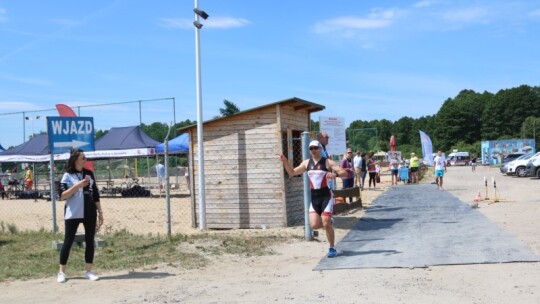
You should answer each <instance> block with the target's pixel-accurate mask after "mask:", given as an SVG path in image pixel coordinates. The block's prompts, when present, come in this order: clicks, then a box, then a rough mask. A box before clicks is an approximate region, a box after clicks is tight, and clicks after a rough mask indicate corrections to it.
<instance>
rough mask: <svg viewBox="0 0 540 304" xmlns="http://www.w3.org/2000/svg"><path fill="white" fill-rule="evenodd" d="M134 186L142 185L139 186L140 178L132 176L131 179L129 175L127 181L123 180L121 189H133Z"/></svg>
mask: <svg viewBox="0 0 540 304" xmlns="http://www.w3.org/2000/svg"><path fill="white" fill-rule="evenodd" d="M133 187H140V186H139V178H138V177H132V178H131V181H130V180H129V178H128V177H126V181H125V182H123V183H122V184H121V185H120V189H121V190H127V189H131V188H133Z"/></svg>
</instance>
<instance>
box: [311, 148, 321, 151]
mask: <svg viewBox="0 0 540 304" xmlns="http://www.w3.org/2000/svg"><path fill="white" fill-rule="evenodd" d="M309 149H310V150H311V151H313V150H319V147H309Z"/></svg>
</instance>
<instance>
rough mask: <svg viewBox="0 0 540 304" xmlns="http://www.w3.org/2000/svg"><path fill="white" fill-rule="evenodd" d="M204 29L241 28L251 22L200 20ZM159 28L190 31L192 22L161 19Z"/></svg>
mask: <svg viewBox="0 0 540 304" xmlns="http://www.w3.org/2000/svg"><path fill="white" fill-rule="evenodd" d="M200 23H202V24H203V26H204V27H205V28H219V29H227V28H234V27H243V26H246V25H248V24H250V23H251V21H249V20H247V19H244V18H232V17H211V18H209V19H208V20H201V21H200ZM158 24H159V26H161V27H165V28H170V29H192V28H193V20H192V19H185V18H161V19H160V20H159V23H158Z"/></svg>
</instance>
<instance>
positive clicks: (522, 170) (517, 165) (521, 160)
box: [506, 152, 540, 177]
mask: <svg viewBox="0 0 540 304" xmlns="http://www.w3.org/2000/svg"><path fill="white" fill-rule="evenodd" d="M537 154H540V152H539V153H537ZM533 156H535V154H533V153H527V154H524V155H522V156H520V157H518V158H516V159H515V160H513V161H511V162H510V163H508V169H507V171H506V174H507V175H514V174H515V175H516V176H518V177H525V176H527V174H528V173H527V163H528V162H529V159H530V158H531V157H533Z"/></svg>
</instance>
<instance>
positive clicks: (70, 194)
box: [57, 150, 103, 283]
mask: <svg viewBox="0 0 540 304" xmlns="http://www.w3.org/2000/svg"><path fill="white" fill-rule="evenodd" d="M85 161H86V157H85V156H84V153H83V151H82V150H72V151H71V156H70V157H69V160H68V164H67V167H66V173H64V176H62V179H61V180H60V189H59V192H60V200H67V201H66V205H65V207H64V223H65V227H66V228H65V234H64V243H63V245H62V249H61V250H60V270H59V272H58V276H57V281H58V283H64V282H66V275H65V270H66V264H67V261H68V258H69V252H70V250H71V246H72V245H73V241H74V239H75V234H76V233H77V228H78V227H79V224H81V223H82V224H83V225H84V233H85V243H86V250H85V254H84V259H85V262H86V273H85V277H86V278H87V279H89V280H91V281H97V280H99V277H98V276H96V275H95V274H94V273H93V272H92V266H93V263H94V236H95V234H96V230H97V229H96V224H98V225H97V227H99V226H101V225H102V224H103V211H102V209H101V203H100V201H99V191H98V188H97V186H96V183H95V178H94V173H93V172H92V171H90V170H87V169H84V168H83V167H84V163H85ZM98 220H99V223H97V221H98Z"/></svg>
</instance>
